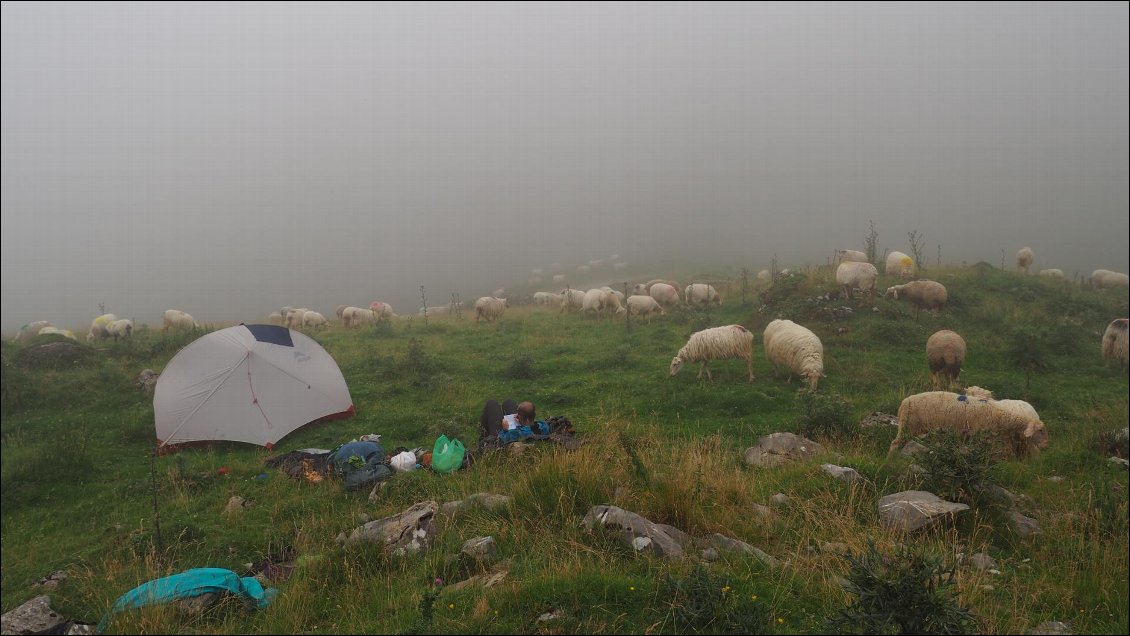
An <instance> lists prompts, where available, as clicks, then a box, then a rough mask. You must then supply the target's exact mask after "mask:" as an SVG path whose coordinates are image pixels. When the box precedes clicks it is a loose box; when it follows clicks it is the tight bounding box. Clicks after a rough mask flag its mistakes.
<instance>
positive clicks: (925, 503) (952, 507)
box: [879, 490, 969, 532]
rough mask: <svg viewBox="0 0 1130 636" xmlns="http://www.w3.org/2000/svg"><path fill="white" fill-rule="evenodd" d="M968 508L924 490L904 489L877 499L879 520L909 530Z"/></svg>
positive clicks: (927, 524) (888, 525)
mask: <svg viewBox="0 0 1130 636" xmlns="http://www.w3.org/2000/svg"><path fill="white" fill-rule="evenodd" d="M965 510H969V506H967V505H965V504H960V503H954V502H952V501H946V500H944V499H942V498H940V497H938V496H937V495H935V494H933V493H929V492H926V491H924V490H906V491H903V492H898V493H894V494H892V495H887V496H886V497H883V498H882V499H880V500H879V521H880V522H881V523H882V524H883V525H885V526H887V527H888V528H896V529H900V530H903V531H904V532H910V531H914V530H918V529H920V528H925V527H927V526H930V525H933V524H936V523H938V522H939V521H941V520H942V519H946V518H950V517H952V516H955V515H957V514H958V513H960V512H963V511H965Z"/></svg>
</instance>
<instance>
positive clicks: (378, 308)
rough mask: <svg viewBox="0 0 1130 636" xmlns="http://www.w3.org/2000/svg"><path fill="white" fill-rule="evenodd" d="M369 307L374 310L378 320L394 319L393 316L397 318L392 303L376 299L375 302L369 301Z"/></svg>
mask: <svg viewBox="0 0 1130 636" xmlns="http://www.w3.org/2000/svg"><path fill="white" fill-rule="evenodd" d="M369 309H370V310H372V312H373V317H374V318H375V319H376V321H377V322H380V321H382V320H392V319H393V318H396V313H395V312H393V311H392V305H390V304H388V303H386V302H381V301H379V300H374V301H373V302H371V303H369Z"/></svg>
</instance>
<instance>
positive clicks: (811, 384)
mask: <svg viewBox="0 0 1130 636" xmlns="http://www.w3.org/2000/svg"><path fill="white" fill-rule="evenodd" d="M761 346H762V347H763V348H764V349H765V357H766V358H768V359H769V362H772V363H773V368H774V369H776V368H777V367H779V366H782V365H783V366H784V367H786V368H787V369H789V371H790V372H792V373H795V374H797V375H798V376H800V377H801V378H804V379H805V380H807V381H808V388H809V389H811V390H813V391H815V390H816V384H817V383H818V382H819V381H820V378H823V377H826V376H825V375H824V345H823V344H822V343H821V342H820V338H818V337H817V336H816V334H814V333H812V332H811V331H809V330H808V329H807V328H805V327H802V326H801V325H798V324H796V323H795V322H793V321H791V320H774V321H773V322H771V323H769V325H768V326H766V327H765V333H764V334H763V336H762V342H761Z"/></svg>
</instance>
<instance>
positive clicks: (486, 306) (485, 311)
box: [475, 296, 510, 322]
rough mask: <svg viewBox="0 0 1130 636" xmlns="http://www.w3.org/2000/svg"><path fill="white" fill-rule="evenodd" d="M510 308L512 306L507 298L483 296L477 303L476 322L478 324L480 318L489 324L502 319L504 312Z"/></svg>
mask: <svg viewBox="0 0 1130 636" xmlns="http://www.w3.org/2000/svg"><path fill="white" fill-rule="evenodd" d="M509 306H510V304H509V303H508V302H507V300H506V299H505V298H496V297H493V296H483V297H482V298H480V299H478V300H476V301H475V322H478V321H479V319H480V318H482V319H483V320H486V321H487V322H491V321H492V320H494V319H496V318H500V317H502V312H504V311H506V308H507V307H509Z"/></svg>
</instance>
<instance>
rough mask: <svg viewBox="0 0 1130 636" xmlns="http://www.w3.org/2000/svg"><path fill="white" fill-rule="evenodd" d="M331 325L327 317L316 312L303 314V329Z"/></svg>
mask: <svg viewBox="0 0 1130 636" xmlns="http://www.w3.org/2000/svg"><path fill="white" fill-rule="evenodd" d="M328 324H330V321H328V320H326V317H325V316H323V315H322V314H320V313H318V312H316V311H307V312H306V313H304V314H302V326H303V327H325V326H326V325H328Z"/></svg>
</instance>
